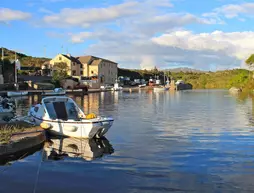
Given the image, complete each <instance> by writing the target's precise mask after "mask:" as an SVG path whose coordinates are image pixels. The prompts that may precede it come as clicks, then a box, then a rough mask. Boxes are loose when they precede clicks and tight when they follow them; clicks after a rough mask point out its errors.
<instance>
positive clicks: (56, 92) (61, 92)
mask: <svg viewBox="0 0 254 193" xmlns="http://www.w3.org/2000/svg"><path fill="white" fill-rule="evenodd" d="M65 94H66V91H65V90H64V89H62V88H55V89H54V90H53V91H51V92H42V94H41V95H42V96H58V95H65Z"/></svg>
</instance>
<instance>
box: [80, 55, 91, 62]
mask: <svg viewBox="0 0 254 193" xmlns="http://www.w3.org/2000/svg"><path fill="white" fill-rule="evenodd" d="M77 59H78V60H79V61H80V62H81V63H84V64H90V63H91V61H90V60H91V59H92V56H79V57H77Z"/></svg>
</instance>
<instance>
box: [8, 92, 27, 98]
mask: <svg viewBox="0 0 254 193" xmlns="http://www.w3.org/2000/svg"><path fill="white" fill-rule="evenodd" d="M25 95H28V92H27V91H24V92H18V91H17V92H15V91H9V92H7V96H8V97H15V96H25Z"/></svg>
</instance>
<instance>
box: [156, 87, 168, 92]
mask: <svg viewBox="0 0 254 193" xmlns="http://www.w3.org/2000/svg"><path fill="white" fill-rule="evenodd" d="M153 90H154V91H155V92H162V91H167V90H169V88H167V87H165V88H164V87H162V88H154V89H153Z"/></svg>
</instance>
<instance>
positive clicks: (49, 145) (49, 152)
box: [43, 137, 114, 161]
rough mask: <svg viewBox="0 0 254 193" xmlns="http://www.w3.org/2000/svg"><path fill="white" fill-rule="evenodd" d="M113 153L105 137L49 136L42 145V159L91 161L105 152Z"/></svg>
mask: <svg viewBox="0 0 254 193" xmlns="http://www.w3.org/2000/svg"><path fill="white" fill-rule="evenodd" d="M112 153H114V149H113V147H112V145H111V144H110V143H109V141H108V140H107V139H106V138H100V139H94V138H93V139H77V138H63V137H58V138H50V139H49V140H47V141H46V143H45V145H44V155H43V160H61V159H64V158H66V157H70V158H75V159H81V160H86V161H91V160H94V159H96V158H99V157H102V156H103V155H105V154H112Z"/></svg>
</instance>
